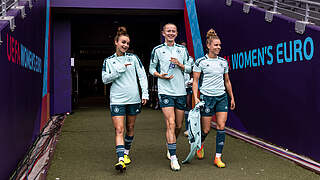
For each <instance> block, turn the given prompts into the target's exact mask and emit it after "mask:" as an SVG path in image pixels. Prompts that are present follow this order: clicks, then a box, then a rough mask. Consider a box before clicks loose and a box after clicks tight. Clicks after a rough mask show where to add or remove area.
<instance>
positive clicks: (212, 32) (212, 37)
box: [206, 28, 220, 44]
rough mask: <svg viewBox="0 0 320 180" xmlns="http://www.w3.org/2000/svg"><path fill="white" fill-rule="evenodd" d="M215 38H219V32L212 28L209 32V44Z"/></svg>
mask: <svg viewBox="0 0 320 180" xmlns="http://www.w3.org/2000/svg"><path fill="white" fill-rule="evenodd" d="M213 39H219V40H220V38H219V37H218V35H217V33H216V31H215V30H213V29H212V28H211V29H210V30H209V31H208V32H207V42H206V43H207V44H210V43H211V42H212V40H213Z"/></svg>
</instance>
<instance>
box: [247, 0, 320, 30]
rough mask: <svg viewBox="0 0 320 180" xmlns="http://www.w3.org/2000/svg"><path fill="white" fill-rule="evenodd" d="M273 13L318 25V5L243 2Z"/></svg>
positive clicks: (296, 0) (306, 0)
mask: <svg viewBox="0 0 320 180" xmlns="http://www.w3.org/2000/svg"><path fill="white" fill-rule="evenodd" d="M243 1H244V2H246V3H248V4H250V5H256V6H258V7H261V8H264V9H266V10H268V11H271V12H274V13H281V14H284V15H286V16H289V17H293V18H295V19H297V20H301V21H304V22H309V23H315V24H317V25H320V3H319V2H315V1H310V0H243Z"/></svg>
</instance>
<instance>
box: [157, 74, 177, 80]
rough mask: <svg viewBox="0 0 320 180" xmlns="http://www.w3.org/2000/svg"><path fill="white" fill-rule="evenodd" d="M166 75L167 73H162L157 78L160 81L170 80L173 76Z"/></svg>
mask: <svg viewBox="0 0 320 180" xmlns="http://www.w3.org/2000/svg"><path fill="white" fill-rule="evenodd" d="M167 75H168V73H163V74H160V75H159V78H161V79H168V80H169V79H172V78H173V77H174V76H173V75H171V76H167Z"/></svg>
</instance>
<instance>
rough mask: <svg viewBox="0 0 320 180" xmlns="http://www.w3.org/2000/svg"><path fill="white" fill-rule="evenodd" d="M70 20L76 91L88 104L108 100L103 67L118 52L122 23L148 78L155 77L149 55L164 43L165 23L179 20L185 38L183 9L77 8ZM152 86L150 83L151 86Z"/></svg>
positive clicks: (132, 49)
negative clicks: (118, 30)
mask: <svg viewBox="0 0 320 180" xmlns="http://www.w3.org/2000/svg"><path fill="white" fill-rule="evenodd" d="M68 12H69V13H70V12H73V11H68ZM70 20H71V45H72V46H71V49H72V52H71V54H72V57H73V58H74V59H75V66H74V69H73V79H74V81H73V82H75V83H74V85H73V91H74V92H76V93H77V97H78V98H80V102H86V103H85V104H86V105H87V104H88V103H89V105H90V104H95V105H98V104H99V105H100V104H101V103H104V104H105V105H106V104H108V99H109V88H110V84H109V85H107V86H105V85H104V84H103V83H102V80H101V70H102V64H103V61H104V59H105V58H107V57H109V56H111V55H112V54H114V52H115V48H114V42H113V41H114V40H113V39H114V36H115V34H116V31H117V28H118V27H119V26H125V27H126V28H127V31H128V33H129V35H130V40H131V43H130V51H131V52H133V53H134V54H136V55H138V57H139V58H140V59H141V61H142V63H143V65H144V67H145V70H146V73H147V75H148V77H149V78H152V77H151V76H150V75H149V72H148V71H149V61H150V55H151V51H152V49H153V48H154V47H155V46H157V45H159V44H160V43H161V34H160V33H161V28H162V26H163V25H164V24H166V23H168V22H172V23H175V24H177V26H178V29H179V30H180V31H181V30H183V31H181V32H182V35H180V37H179V38H180V39H184V21H183V11H163V10H161V11H160V10H125V9H122V10H99V11H97V12H95V13H94V11H93V10H81V11H80V10H74V12H73V13H72V14H71V15H70ZM181 32H179V33H180V34H181ZM180 39H179V40H180ZM76 78H77V79H76ZM149 82H153V81H150V80H149ZM151 86H152V84H150V83H149V88H151ZM84 99H86V100H85V101H83V100H84ZM88 99H90V100H88ZM81 100H82V101H81ZM87 100H88V101H89V102H87ZM74 101H75V100H74ZM76 101H77V102H78V100H76ZM74 107H75V106H74Z"/></svg>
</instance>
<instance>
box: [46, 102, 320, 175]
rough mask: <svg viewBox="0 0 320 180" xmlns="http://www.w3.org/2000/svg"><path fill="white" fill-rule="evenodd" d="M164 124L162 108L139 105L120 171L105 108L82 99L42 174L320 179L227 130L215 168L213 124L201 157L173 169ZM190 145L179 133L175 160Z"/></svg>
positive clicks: (68, 120) (109, 120)
mask: <svg viewBox="0 0 320 180" xmlns="http://www.w3.org/2000/svg"><path fill="white" fill-rule="evenodd" d="M88 102H90V101H88ZM183 127H184V126H183ZM165 130H166V129H165V123H164V120H163V116H162V113H161V111H160V110H153V109H150V108H143V110H142V113H141V114H140V115H139V116H138V118H137V120H136V124H135V137H134V142H133V144H132V148H131V151H130V157H131V160H132V163H131V164H130V165H128V166H127V170H126V172H125V173H119V172H117V171H116V170H115V169H114V164H115V162H116V160H117V158H116V153H115V143H114V128H113V125H112V121H111V117H110V111H109V110H108V109H107V108H106V107H104V106H103V101H100V103H98V105H97V104H96V105H93V104H92V103H87V104H82V105H81V106H79V108H77V109H76V110H74V113H73V114H72V115H70V116H68V117H67V118H66V119H65V122H64V126H63V127H62V131H61V135H60V137H59V141H58V142H57V146H56V149H55V152H54V156H53V159H52V161H51V165H50V168H49V171H48V176H47V179H48V180H56V178H60V180H77V179H83V180H100V179H101V180H102V179H114V180H115V179H131V180H134V179H139V180H141V179H223V180H224V179H226V180H227V179H228V180H234V179H236V180H251V179H252V180H260V179H261V180H266V179H268V180H281V179H290V180H295V179H299V180H300V179H306V180H313V179H317V180H318V179H320V176H319V175H318V174H316V173H314V172H311V171H309V170H307V169H304V168H302V167H300V166H298V165H296V164H295V163H293V162H291V161H289V160H286V159H283V158H281V157H279V156H277V155H274V154H272V153H270V152H267V151H265V150H262V149H260V148H258V147H256V146H253V145H251V144H248V143H245V142H243V141H242V140H239V139H236V138H233V137H231V136H226V143H225V147H224V150H223V160H224V161H225V162H226V165H227V167H226V168H224V169H219V168H216V167H215V166H214V165H213V155H214V151H215V135H216V131H215V130H212V131H211V132H210V133H209V135H208V137H207V139H206V142H205V158H204V159H203V160H197V159H194V160H193V161H192V162H191V163H190V164H184V165H181V171H178V172H173V171H171V170H170V167H169V163H170V162H169V160H167V159H166V142H165ZM182 131H184V128H183V130H182ZM189 147H190V146H189V143H188V140H187V138H186V137H184V136H183V134H182V133H181V134H180V136H179V138H178V141H177V156H178V158H179V161H180V162H181V161H182V160H184V158H185V157H186V156H187V155H188V153H189Z"/></svg>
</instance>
